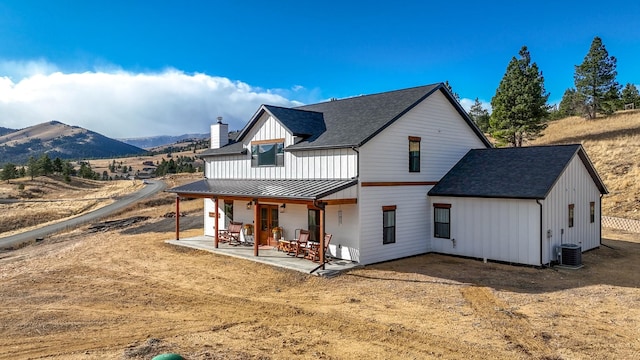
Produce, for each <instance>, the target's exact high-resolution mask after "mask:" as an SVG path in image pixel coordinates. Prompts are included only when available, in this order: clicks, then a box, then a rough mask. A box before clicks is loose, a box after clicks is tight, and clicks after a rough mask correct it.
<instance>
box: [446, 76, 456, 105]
mask: <svg viewBox="0 0 640 360" xmlns="http://www.w3.org/2000/svg"><path fill="white" fill-rule="evenodd" d="M444 86H446V87H447V90H449V92H450V93H451V95H453V98H454V99H456V101H457V102H460V95H458V93H457V92H455V91H453V88H452V87H451V84H449V80H447V81H445V82H444Z"/></svg>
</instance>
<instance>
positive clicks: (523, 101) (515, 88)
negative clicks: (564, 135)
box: [489, 46, 549, 146]
mask: <svg viewBox="0 0 640 360" xmlns="http://www.w3.org/2000/svg"><path fill="white" fill-rule="evenodd" d="M519 55H520V59H516V58H515V57H513V58H512V59H511V61H510V62H509V65H508V66H507V70H506V72H505V74H504V77H503V78H502V80H501V81H500V85H499V86H498V89H497V90H496V94H495V96H494V97H493V98H492V99H491V107H492V108H493V112H492V113H491V117H490V120H489V125H490V128H491V135H492V136H493V137H494V138H495V139H496V140H497V141H498V144H499V145H510V146H522V143H523V141H525V140H532V139H535V138H536V137H538V136H540V133H541V132H542V130H544V129H545V128H546V127H547V124H546V120H545V119H546V117H547V114H548V107H547V99H548V98H549V93H547V92H546V91H545V89H544V77H543V76H542V72H541V71H539V70H538V65H537V64H536V63H531V55H530V54H529V51H528V50H527V47H526V46H523V47H522V49H520V52H519Z"/></svg>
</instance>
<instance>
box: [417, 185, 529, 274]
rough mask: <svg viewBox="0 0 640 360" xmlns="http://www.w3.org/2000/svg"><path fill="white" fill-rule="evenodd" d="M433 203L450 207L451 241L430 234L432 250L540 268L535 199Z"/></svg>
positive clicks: (444, 199)
mask: <svg viewBox="0 0 640 360" xmlns="http://www.w3.org/2000/svg"><path fill="white" fill-rule="evenodd" d="M434 203H445V204H451V212H450V220H451V239H442V238H436V237H434V236H433V233H430V237H431V249H432V251H434V252H439V253H443V254H451V255H460V256H469V257H473V258H479V259H488V260H497V261H506V262H512V263H518V264H527V265H540V206H539V205H538V204H537V203H536V201H535V200H517V199H515V200H514V199H479V198H460V197H439V196H434V197H431V204H434ZM431 206H432V205H431ZM433 221H434V220H433V218H431V219H429V222H430V223H431V224H433Z"/></svg>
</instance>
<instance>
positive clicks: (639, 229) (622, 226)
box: [602, 216, 640, 233]
mask: <svg viewBox="0 0 640 360" xmlns="http://www.w3.org/2000/svg"><path fill="white" fill-rule="evenodd" d="M602 227H606V228H612V229H618V230H624V231H629V232H634V233H640V220H632V219H624V218H619V217H612V216H603V217H602Z"/></svg>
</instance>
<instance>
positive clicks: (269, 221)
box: [258, 205, 278, 246]
mask: <svg viewBox="0 0 640 360" xmlns="http://www.w3.org/2000/svg"><path fill="white" fill-rule="evenodd" d="M276 226H278V205H260V234H259V235H258V239H259V243H258V244H260V245H272V246H275V245H277V244H274V241H273V238H272V234H271V229H273V228H274V227H276Z"/></svg>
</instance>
